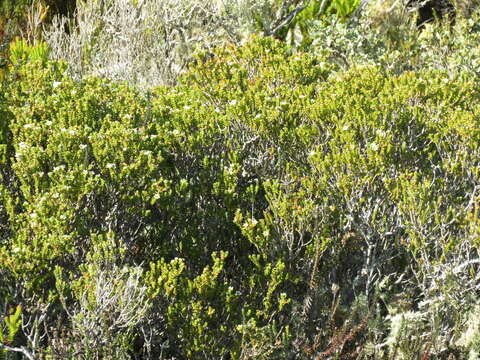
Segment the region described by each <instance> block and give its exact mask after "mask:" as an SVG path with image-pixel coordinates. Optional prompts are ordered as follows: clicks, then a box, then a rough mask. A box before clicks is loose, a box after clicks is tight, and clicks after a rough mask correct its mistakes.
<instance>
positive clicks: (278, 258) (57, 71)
mask: <svg viewBox="0 0 480 360" xmlns="http://www.w3.org/2000/svg"><path fill="white" fill-rule="evenodd" d="M15 46H16V48H15V47H14V49H16V50H15V51H12V54H16V53H18V54H19V55H18V56H17V57H16V58H13V57H12V59H11V60H10V66H9V71H8V74H7V78H6V82H5V83H4V85H3V86H4V88H5V89H6V90H7V91H6V92H5V93H4V94H3V95H2V98H1V102H0V106H1V111H2V114H4V115H5V118H6V119H7V122H6V124H7V125H6V126H5V127H4V128H3V129H2V130H3V132H2V133H1V134H2V136H1V137H0V140H1V141H2V145H4V146H3V154H4V156H3V160H2V161H3V162H2V163H1V164H2V168H1V169H2V170H1V176H2V177H1V179H0V204H1V205H0V216H1V217H2V219H5V222H4V223H5V224H6V225H4V226H3V228H0V230H1V231H2V232H1V234H2V238H1V243H0V273H1V274H2V278H1V279H0V291H1V293H0V296H1V298H4V299H6V300H5V302H6V303H7V305H9V306H10V305H12V304H14V305H16V304H22V309H23V311H24V319H29V318H30V319H32V321H31V322H25V323H24V324H22V325H23V326H22V337H21V339H19V340H18V341H19V343H20V345H22V346H28V348H29V349H32V351H34V352H36V353H42V352H47V353H49V354H50V355H52V356H54V355H55V354H57V353H61V354H63V355H65V356H73V355H72V353H75V352H76V351H80V350H81V351H86V350H85V349H86V348H90V349H92V346H94V345H95V346H96V347H95V348H94V349H92V352H91V353H89V355H88V356H93V357H99V358H100V357H102V356H103V357H105V358H108V357H110V358H126V357H127V356H130V355H127V354H129V353H131V352H134V353H135V354H137V355H138V354H140V353H142V354H143V356H145V357H151V358H158V357H161V356H165V357H170V358H172V357H175V358H222V357H227V356H231V357H233V358H239V359H248V358H264V359H268V358H288V357H292V356H295V357H298V358H300V359H306V358H311V357H312V356H316V357H319V358H322V357H327V356H337V357H339V358H345V359H349V358H356V357H359V356H363V355H365V356H367V355H368V354H372V352H371V351H370V350H369V349H377V350H375V351H377V352H376V353H375V352H373V354H380V353H383V354H384V355H388V352H387V348H389V347H390V348H392V349H393V348H394V346H393V345H392V346H389V344H391V342H388V341H386V339H387V338H388V337H389V338H390V339H405V338H406V337H405V336H407V335H408V334H411V332H412V331H411V330H412V329H409V328H405V327H402V326H396V325H398V324H399V323H398V322H393V323H392V322H389V321H388V319H387V315H390V319H394V316H395V314H401V313H403V314H404V316H406V315H408V314H413V315H419V314H421V320H422V321H421V325H422V326H421V329H420V327H418V328H417V330H418V332H419V333H418V334H415V338H416V339H424V340H425V339H426V340H425V341H427V342H428V343H427V344H424V345H423V344H422V346H423V347H422V346H420V348H419V349H418V351H416V352H415V353H416V354H417V355H418V354H419V353H421V354H422V356H423V353H426V352H429V354H432V355H435V356H443V355H445V353H446V352H448V351H450V350H451V349H455V348H456V350H458V351H460V350H462V349H461V347H460V346H459V345H458V344H456V342H455V341H454V340H455V337H459V336H460V335H459V334H460V333H461V330H460V329H461V328H462V326H463V324H464V320H463V319H464V317H463V315H464V311H465V310H466V309H470V308H471V307H472V306H473V305H474V299H475V296H476V290H477V289H478V286H479V284H478V279H477V278H476V277H475V276H474V275H472V274H475V272H476V270H477V267H478V263H479V260H478V250H477V248H478V228H479V227H478V216H477V211H476V206H475V202H476V200H475V199H476V189H477V183H478V181H477V180H478V179H477V175H478V166H479V163H478V159H479V158H480V156H479V155H480V154H478V151H479V147H478V145H477V144H478V137H479V132H478V127H477V126H476V122H475V119H476V118H478V115H479V109H480V107H479V96H478V94H477V91H476V89H477V85H478V84H477V80H476V78H474V77H471V76H469V74H470V73H469V72H461V71H460V70H459V71H458V72H453V73H451V72H448V71H445V70H432V69H431V68H429V67H426V68H425V69H418V71H416V72H409V71H400V72H398V73H397V72H389V71H387V70H385V69H382V68H381V67H380V66H378V65H375V64H373V65H372V64H369V65H358V66H349V67H348V68H347V69H345V70H342V68H341V66H339V65H336V64H334V63H332V62H330V55H329V54H328V51H327V52H324V53H322V54H323V55H322V54H321V55H316V56H314V55H312V54H305V53H299V52H293V51H292V50H291V49H290V48H289V47H287V46H286V45H285V44H284V43H282V42H279V41H277V40H273V39H271V38H253V39H251V40H250V41H249V42H248V43H247V44H245V45H244V46H241V47H236V46H233V45H230V46H224V47H221V48H219V49H217V50H216V51H215V53H214V54H213V55H211V54H209V53H208V52H206V53H201V54H199V55H198V56H197V58H196V59H195V61H192V63H191V65H190V68H189V69H188V72H187V73H185V74H183V75H182V76H181V78H180V79H179V81H178V84H177V85H176V86H168V87H167V86H164V87H158V88H156V89H151V90H150V91H148V92H146V93H141V92H140V91H138V90H136V89H134V88H133V87H131V86H129V85H127V84H125V83H121V82H114V81H110V80H106V79H99V78H94V77H92V78H87V79H83V80H73V79H72V78H71V77H70V76H69V75H68V74H67V72H66V65H65V64H63V63H58V62H49V61H46V60H45V58H44V57H43V56H34V54H44V52H42V51H41V49H42V48H41V46H40V47H37V48H30V47H28V46H27V45H25V44H23V45H20V44H17V45H15ZM399 297H400V298H401V301H399V300H398V298H399ZM132 298H136V299H138V303H133V302H132V301H130V300H131V299H132ZM400 303H404V304H405V303H406V304H407V306H404V305H401V304H400ZM464 309H465V310H464ZM47 310H48V311H47ZM147 310H148V311H147ZM112 314H126V315H125V316H124V317H120V316H118V317H116V316H112ZM127 315H128V316H127ZM121 319H123V320H124V321H123V320H122V321H120V320H121ZM419 323H420V322H419ZM52 329H56V330H58V331H60V330H63V331H64V333H63V334H59V333H56V332H54V331H53V330H52ZM407 330H408V332H405V333H402V331H407ZM92 331H98V334H97V335H98V336H95V334H94V333H93V332H92ZM42 335H43V336H44V337H43V338H42ZM41 339H43V340H41ZM412 339H413V338H412ZM100 340H103V341H107V342H108V344H109V345H105V344H104V343H101V344H100ZM422 341H423V340H422ZM167 344H168V347H167ZM402 344H403V345H402V346H403V348H402V349H406V347H407V346H409V343H408V341H404V342H403V343H402ZM97 345H98V346H97ZM467 346H469V345H467ZM410 350H412V349H410ZM369 351H370V352H369ZM392 351H394V350H392ZM402 351H403V350H402ZM362 354H363V355H362ZM447 355H448V354H447ZM131 356H133V355H131ZM372 356H377V355H372ZM379 356H380V355H378V356H377V358H378V357H379Z"/></svg>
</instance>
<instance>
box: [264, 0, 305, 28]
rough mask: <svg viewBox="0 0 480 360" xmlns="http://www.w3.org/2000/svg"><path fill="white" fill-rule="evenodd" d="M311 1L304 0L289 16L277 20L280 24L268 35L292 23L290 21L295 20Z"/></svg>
mask: <svg viewBox="0 0 480 360" xmlns="http://www.w3.org/2000/svg"><path fill="white" fill-rule="evenodd" d="M309 3H310V0H303V1H302V3H301V4H300V5H298V6H297V7H296V8H295V9H294V10H292V12H290V14H288V15H287V16H284V17H283V18H282V19H279V20H278V21H276V23H277V24H278V23H280V24H279V25H276V26H275V27H274V28H273V29H272V30H270V31H268V32H267V36H272V35H275V34H276V33H277V32H278V31H279V30H280V29H281V28H283V27H285V26H288V25H290V23H291V22H292V21H293V19H294V18H295V16H297V14H298V13H299V12H301V11H303V10H304V9H305V8H306V7H307V6H308V4H309Z"/></svg>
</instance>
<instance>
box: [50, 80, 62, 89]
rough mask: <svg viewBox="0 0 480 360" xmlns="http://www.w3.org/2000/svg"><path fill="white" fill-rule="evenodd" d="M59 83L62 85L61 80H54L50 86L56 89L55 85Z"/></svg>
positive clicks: (57, 85)
mask: <svg viewBox="0 0 480 360" xmlns="http://www.w3.org/2000/svg"><path fill="white" fill-rule="evenodd" d="M60 85H62V82H61V81H54V82H53V84H52V86H53V88H54V89H56V88H57V87H59V86H60Z"/></svg>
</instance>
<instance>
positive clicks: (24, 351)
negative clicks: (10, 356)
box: [0, 343, 36, 360]
mask: <svg viewBox="0 0 480 360" xmlns="http://www.w3.org/2000/svg"><path fill="white" fill-rule="evenodd" d="M0 349H5V350H7V351H14V352H18V353H22V354H23V355H25V356H26V357H27V358H28V359H29V360H36V359H35V357H34V356H33V355H32V353H30V352H29V351H28V350H27V349H25V348H24V347H23V346H22V347H13V346H9V345H7V344H3V343H0Z"/></svg>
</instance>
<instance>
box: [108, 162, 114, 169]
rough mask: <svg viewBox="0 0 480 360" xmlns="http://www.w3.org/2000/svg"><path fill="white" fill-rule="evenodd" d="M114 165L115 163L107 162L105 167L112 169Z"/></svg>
mask: <svg viewBox="0 0 480 360" xmlns="http://www.w3.org/2000/svg"><path fill="white" fill-rule="evenodd" d="M114 167H115V164H112V163H108V164H107V165H106V168H107V169H112V168H114Z"/></svg>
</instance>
